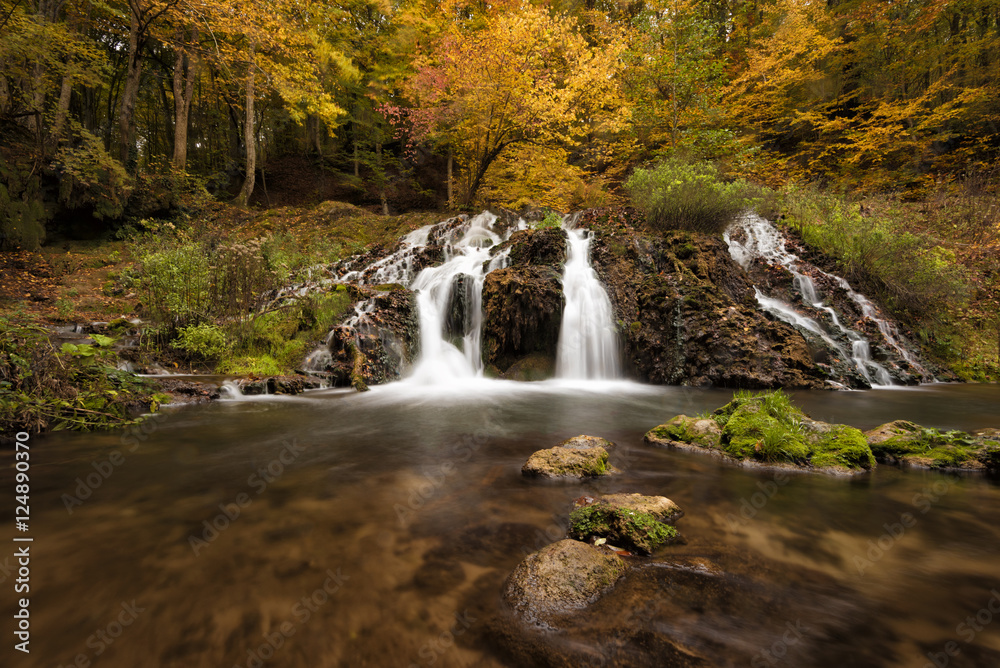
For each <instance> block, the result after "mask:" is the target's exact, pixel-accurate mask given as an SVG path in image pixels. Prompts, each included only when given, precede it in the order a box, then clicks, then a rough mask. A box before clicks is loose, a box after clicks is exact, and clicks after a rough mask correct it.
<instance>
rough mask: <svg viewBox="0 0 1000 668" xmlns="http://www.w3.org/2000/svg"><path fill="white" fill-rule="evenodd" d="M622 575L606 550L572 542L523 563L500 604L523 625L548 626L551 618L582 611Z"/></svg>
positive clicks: (619, 562)
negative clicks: (510, 610)
mask: <svg viewBox="0 0 1000 668" xmlns="http://www.w3.org/2000/svg"><path fill="white" fill-rule="evenodd" d="M624 573H625V562H623V561H622V559H621V558H620V557H619V556H617V555H615V554H612V553H611V552H609V551H607V550H598V549H596V548H593V547H591V546H590V545H587V544H585V543H581V542H578V541H575V540H569V539H566V540H561V541H559V542H557V543H553V544H552V545H548V546H546V547H543V548H542V549H541V550H539V551H538V552H535V553H533V554H531V555H529V556H528V557H526V558H525V560H524V561H522V562H521V563H520V564H519V565H518V566H517V568H515V569H514V571H513V572H512V573H511V574H510V576H509V577H508V578H507V580H506V582H504V585H503V594H502V595H503V601H504V603H506V604H507V605H508V606H509V607H510V608H511V609H512V610H513V612H514V614H515V615H516V616H517V617H518V618H519V619H520V620H521V621H523V622H525V623H528V624H534V625H539V626H548V625H549V624H550V623H551V621H552V620H553V617H554V616H556V615H560V614H565V613H566V612H569V611H573V610H579V609H582V608H585V607H586V606H587V605H589V604H591V603H593V602H594V601H596V600H597V599H599V598H600V597H601V596H602V595H603V594H605V593H606V592H607V591H608V590H610V589H611V588H612V587H614V585H615V583H616V582H617V581H618V579H619V578H621V576H622V575H623V574H624Z"/></svg>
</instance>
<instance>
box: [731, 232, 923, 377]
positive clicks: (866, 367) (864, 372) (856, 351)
mask: <svg viewBox="0 0 1000 668" xmlns="http://www.w3.org/2000/svg"><path fill="white" fill-rule="evenodd" d="M737 230H738V231H740V232H742V235H743V239H742V240H737V239H736V238H735V237H734V232H736V231H737ZM724 239H725V241H726V243H727V244H728V245H729V253H730V255H731V256H732V258H733V259H734V260H735V261H736V262H737V263H739V265H740V266H742V267H743V268H744V269H748V268H749V266H750V263H751V262H752V261H753V260H754V259H761V260H763V261H764V262H766V263H768V264H770V265H778V266H781V267H784V268H785V269H786V270H787V271H788V272H789V273H790V274H791V275H792V279H793V281H792V284H793V286H794V287H795V290H796V291H797V292H798V294H799V297H800V300H801V302H802V304H803V305H805V306H807V307H810V308H812V309H816V310H818V311H823V312H825V313H826V314H827V315H828V316H829V318H830V322H831V323H832V325H833V332H834V334H839V335H840V336H841V337H843V339H846V340H847V341H848V342H849V343H850V346H851V349H850V351H847V350H846V349H845V348H844V346H842V345H841V344H839V343H837V341H836V340H834V339H833V338H832V336H831V334H830V332H829V331H828V330H827V329H826V328H824V327H823V326H822V325H821V324H820V323H819V322H818V321H816V320H815V319H813V318H810V317H808V316H807V315H804V314H803V313H801V312H799V311H798V310H797V309H796V308H795V307H794V306H792V305H790V304H788V303H786V302H784V301H782V300H780V299H775V298H773V297H767V296H765V295H764V294H763V293H761V291H760V289H759V288H757V287H755V288H754V290H755V293H756V297H757V303H758V304H760V306H761V308H762V309H764V310H766V311H768V312H770V313H772V314H773V315H775V316H776V317H777V318H779V319H780V320H783V321H784V322H787V323H789V324H790V325H793V326H795V327H798V328H801V329H804V330H806V331H808V332H810V333H812V334H814V335H816V336H818V337H820V338H821V339H822V340H823V341H824V342H825V343H826V344H827V345H828V346H829V347H830V348H831V349H833V350H834V351H836V352H837V353H838V354H839V355H841V356H842V357H843V358H845V359H850V360H851V361H852V362H853V364H854V367H855V369H856V370H857V372H858V373H859V374H860V375H861V377H862V378H864V380H865V381H866V382H867V383H868V384H869V385H871V386H873V387H877V386H887V385H892V384H893V379H892V375H891V374H890V373H889V370H888V369H886V368H885V367H884V366H883V365H881V364H879V363H878V362H876V361H875V360H873V359H872V356H871V346H870V345H869V342H868V341H867V340H866V339H865V338H864V337H863V336H862V335H861V334H859V333H858V332H856V331H855V330H853V329H851V328H849V327H846V326H845V325H844V324H842V323H841V321H840V318H838V317H837V313H836V312H835V311H834V310H833V308H832V307H831V306H829V305H827V304H825V303H824V301H823V298H822V296H821V295H820V294H819V290H818V289H817V287H816V283H815V281H814V280H813V278H812V277H811V276H810V275H808V274H806V273H805V272H804V271H803V267H802V264H803V263H802V261H801V260H800V259H799V257H798V256H796V255H794V254H793V253H790V252H789V251H788V250H787V249H786V247H785V238H784V236H782V234H781V233H780V232H779V231H778V230H777V228H775V227H774V226H773V225H771V224H770V223H769V222H768V221H766V220H764V219H763V218H761V217H760V216H757V215H753V214H751V215H747V216H745V217H744V218H743V219H742V220H741V221H739V222H738V223H736V224H735V225H733V226H732V227H731V228H730V229H729V230H727V231H726V233H725V235H724ZM809 271H810V272H811V273H814V274H816V275H819V276H822V277H824V278H826V279H828V280H829V281H831V282H832V283H834V284H836V285H837V286H839V287H841V288H843V289H844V290H845V291H846V292H847V294H848V296H849V297H850V299H852V300H853V301H854V302H855V303H856V304H858V306H859V307H860V310H861V312H862V314H863V315H864V316H865V317H866V318H869V319H871V320H872V321H873V322H875V323H876V325H877V326H878V329H879V331H880V332H881V333H882V336H883V338H884V339H885V341H886V342H887V343H888V344H889V345H890V346H892V347H893V348H894V349H895V350H896V351H897V352H898V353H899V354H900V356H901V357H902V358H903V359H904V360H906V361H907V362H908V363H910V364H911V365H912V366H913V368H915V369H917V370H918V371H919V372H920V373H921V374H922V375H923V376H924V377H927V376H928V375H929V374H927V373H926V371H925V370H924V368H923V367H922V366H920V364H919V363H918V362H917V361H916V359H915V358H914V356H913V355H912V354H911V353H910V352H909V351H907V350H906V349H905V348H903V347H902V346H901V345H900V344H899V342H898V340H897V336H898V335H896V332H895V327H893V325H892V324H891V323H889V322H888V321H887V320H886V319H884V318H882V317H881V316H880V315H879V314H878V311H877V309H876V308H875V306H874V305H873V304H872V303H871V302H870V301H869V300H868V299H867V298H866V297H864V295H861V294H859V293H857V292H855V291H854V290H853V289H852V288H851V286H850V285H849V284H848V282H847V281H846V280H845V279H843V278H841V277H840V276H834V275H833V274H829V273H827V272H825V271H822V270H821V269H818V268H816V267H811V268H810V269H809Z"/></svg>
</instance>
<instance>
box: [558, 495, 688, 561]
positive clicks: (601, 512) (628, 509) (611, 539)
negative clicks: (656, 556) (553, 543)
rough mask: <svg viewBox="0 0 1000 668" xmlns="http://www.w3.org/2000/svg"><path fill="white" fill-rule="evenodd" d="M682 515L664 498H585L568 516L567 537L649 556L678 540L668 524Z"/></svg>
mask: <svg viewBox="0 0 1000 668" xmlns="http://www.w3.org/2000/svg"><path fill="white" fill-rule="evenodd" d="M683 515H684V511H682V510H681V509H680V507H679V506H678V505H677V504H676V503H674V502H673V501H671V500H670V499H668V498H666V497H663V496H644V495H642V494H610V495H606V496H602V497H600V498H598V499H596V500H595V499H592V498H589V497H584V498H583V499H579V500H578V501H577V507H576V508H575V509H574V510H573V512H571V513H570V516H569V522H570V526H569V537H570V538H575V539H577V540H592V539H602V538H603V539H604V540H606V541H607V542H608V543H610V544H612V545H614V546H616V547H622V548H625V549H627V550H629V551H630V552H635V553H638V554H644V555H649V554H652V553H653V552H655V551H656V550H658V549H659V548H661V547H663V546H664V545H669V544H670V543H673V542H676V541H677V540H678V539H679V536H678V534H677V529H675V528H674V527H673V526H671V524H672V523H673V522H676V521H677V520H678V519H680V518H681V517H682V516H683Z"/></svg>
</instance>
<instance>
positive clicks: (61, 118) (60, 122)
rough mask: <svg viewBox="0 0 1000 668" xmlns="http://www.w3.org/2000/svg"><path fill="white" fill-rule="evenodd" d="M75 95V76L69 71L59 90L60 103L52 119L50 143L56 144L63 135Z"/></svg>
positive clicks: (51, 144)
mask: <svg viewBox="0 0 1000 668" xmlns="http://www.w3.org/2000/svg"><path fill="white" fill-rule="evenodd" d="M72 95H73V76H72V75H71V74H69V73H68V72H67V73H66V74H65V75H64V76H63V80H62V89H61V90H60V91H59V103H58V104H57V105H56V116H55V119H53V121H52V131H51V132H50V133H49V145H50V146H55V145H56V144H57V143H58V142H59V137H60V136H61V135H62V131H63V126H64V125H65V124H66V117H67V116H68V115H69V101H70V98H71V96H72Z"/></svg>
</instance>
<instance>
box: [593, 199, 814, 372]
mask: <svg viewBox="0 0 1000 668" xmlns="http://www.w3.org/2000/svg"><path fill="white" fill-rule="evenodd" d="M638 223H639V219H638V217H637V215H636V214H635V213H634V212H632V211H631V210H629V209H617V210H591V211H587V212H585V213H584V214H583V215H582V216H581V218H580V221H579V224H580V225H584V226H587V227H589V228H591V230H592V231H593V232H594V235H595V238H594V242H593V254H592V260H593V263H594V266H595V268H596V269H597V272H598V274H599V275H600V276H601V278H602V280H603V281H604V283H605V285H606V286H607V289H608V294H609V296H610V297H611V302H612V304H613V305H614V308H615V316H616V318H617V319H618V324H619V328H620V329H619V331H620V333H621V338H622V342H623V355H624V361H625V365H626V367H627V368H630V369H631V371H632V373H633V374H634V376H635V377H637V378H638V379H640V380H644V381H647V382H651V383H667V384H683V385H716V386H720V387H741V388H775V387H788V388H810V387H822V386H823V385H824V382H825V380H826V374H825V373H824V372H823V370H822V369H820V368H818V367H817V366H816V365H815V364H814V360H813V355H812V354H811V352H810V349H809V346H808V345H807V343H806V341H805V339H804V338H803V337H802V335H801V334H799V333H798V332H797V331H796V330H795V329H793V328H792V327H791V326H789V325H786V324H785V323H782V322H776V321H773V320H771V319H769V318H768V317H767V316H765V315H764V314H763V313H762V312H761V311H760V310H759V309H758V308H757V304H756V302H755V300H754V297H753V284H752V283H751V282H750V279H749V278H748V277H747V275H746V274H745V273H744V272H743V270H742V269H741V268H740V267H739V265H737V264H736V263H735V262H734V261H733V260H732V259H731V258H730V256H729V251H728V249H727V247H726V245H725V243H723V241H722V240H721V239H717V238H711V237H704V236H701V235H695V234H691V233H688V232H670V233H667V234H666V235H664V236H662V237H651V236H647V235H644V234H642V233H641V232H640V231H639V230H638V229H637V224H638Z"/></svg>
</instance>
